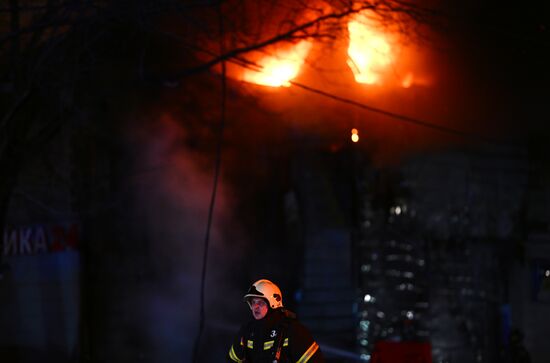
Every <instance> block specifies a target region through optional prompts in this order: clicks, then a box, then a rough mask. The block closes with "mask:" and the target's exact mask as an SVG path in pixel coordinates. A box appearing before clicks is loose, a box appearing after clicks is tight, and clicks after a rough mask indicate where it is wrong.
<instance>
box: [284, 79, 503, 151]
mask: <svg viewBox="0 0 550 363" xmlns="http://www.w3.org/2000/svg"><path fill="white" fill-rule="evenodd" d="M290 84H292V85H294V86H296V87H299V88H301V89H303V90H306V91H308V92H311V93H315V94H318V95H320V96H323V97H327V98H330V99H332V100H335V101H338V102H342V103H345V104H348V105H351V106H354V107H358V108H361V109H363V110H367V111H370V112H374V113H378V114H381V115H384V116H387V117H390V118H393V119H396V120H398V121H402V122H407V123H409V124H413V125H416V126H421V127H426V128H429V129H432V130H436V131H439V132H444V133H447V134H451V135H456V136H460V137H465V138H475V139H478V140H480V141H484V142H486V143H491V144H502V142H500V141H498V140H495V139H491V138H489V137H487V136H485V135H480V134H476V133H473V132H468V131H464V130H459V129H454V128H451V127H447V126H442V125H438V124H434V123H431V122H428V121H424V120H420V119H417V118H413V117H410V116H406V115H402V114H399V113H396V112H391V111H387V110H383V109H381V108H377V107H373V106H369V105H367V104H365V103H361V102H359V101H355V100H352V99H349V98H346V97H342V96H338V95H335V94H333V93H330V92H327V91H323V90H320V89H317V88H313V87H310V86H306V85H304V84H301V83H298V82H294V81H290Z"/></svg>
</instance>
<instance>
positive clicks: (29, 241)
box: [2, 223, 79, 256]
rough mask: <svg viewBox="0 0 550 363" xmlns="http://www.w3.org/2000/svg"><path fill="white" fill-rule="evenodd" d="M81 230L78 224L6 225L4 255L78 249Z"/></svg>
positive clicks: (38, 253)
mask: <svg viewBox="0 0 550 363" xmlns="http://www.w3.org/2000/svg"><path fill="white" fill-rule="evenodd" d="M78 244H79V230H78V226H77V225H76V224H74V223H73V224H68V225H57V224H54V225H33V226H23V227H6V228H5V230H4V239H3V244H2V255H3V256H25V255H40V254H46V253H54V252H61V251H66V250H76V249H78Z"/></svg>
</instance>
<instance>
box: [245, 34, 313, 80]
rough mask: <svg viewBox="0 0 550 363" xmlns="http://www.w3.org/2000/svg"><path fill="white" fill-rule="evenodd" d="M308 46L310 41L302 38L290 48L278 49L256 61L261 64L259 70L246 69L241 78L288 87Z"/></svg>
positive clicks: (303, 59)
mask: <svg viewBox="0 0 550 363" xmlns="http://www.w3.org/2000/svg"><path fill="white" fill-rule="evenodd" d="M310 48H311V42H309V41H307V40H302V41H301V42H299V43H297V44H296V45H294V46H293V47H292V48H290V49H286V50H279V51H277V52H275V54H273V55H271V56H266V57H264V58H262V59H260V60H259V61H258V62H257V63H258V65H259V66H261V70H260V71H254V70H249V69H246V70H245V71H244V73H243V75H242V79H243V81H246V82H250V83H256V84H259V85H263V86H271V87H280V86H284V87H288V86H290V81H291V80H292V79H294V78H295V77H296V76H297V75H298V72H299V71H300V68H301V66H302V65H303V64H304V61H305V59H306V57H307V54H308V53H309V50H310Z"/></svg>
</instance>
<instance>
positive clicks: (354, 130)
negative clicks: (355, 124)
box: [351, 129, 359, 142]
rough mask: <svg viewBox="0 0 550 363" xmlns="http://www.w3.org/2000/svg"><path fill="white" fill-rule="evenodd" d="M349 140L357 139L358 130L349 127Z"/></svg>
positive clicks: (355, 140) (354, 140)
mask: <svg viewBox="0 0 550 363" xmlns="http://www.w3.org/2000/svg"><path fill="white" fill-rule="evenodd" d="M351 141H353V142H357V141H359V131H357V129H351Z"/></svg>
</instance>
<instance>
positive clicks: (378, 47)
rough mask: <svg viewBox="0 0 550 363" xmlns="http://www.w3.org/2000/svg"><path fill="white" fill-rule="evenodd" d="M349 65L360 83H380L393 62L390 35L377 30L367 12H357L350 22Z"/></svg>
mask: <svg viewBox="0 0 550 363" xmlns="http://www.w3.org/2000/svg"><path fill="white" fill-rule="evenodd" d="M348 32H349V47H348V56H349V58H348V65H349V66H350V68H351V70H352V71H353V74H354V76H355V80H356V81H357V82H359V83H366V84H379V83H380V82H381V79H380V78H381V73H382V71H384V70H385V68H386V67H387V66H388V65H390V63H391V62H392V60H393V58H392V53H391V50H392V49H391V46H390V41H389V39H388V36H387V35H385V34H383V33H382V32H380V31H377V30H376V27H375V26H374V24H373V22H372V21H371V20H370V19H369V18H368V17H367V15H366V14H364V13H361V14H356V15H355V16H354V17H353V18H352V19H351V20H350V21H349V23H348Z"/></svg>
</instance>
